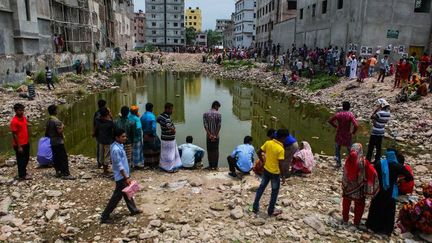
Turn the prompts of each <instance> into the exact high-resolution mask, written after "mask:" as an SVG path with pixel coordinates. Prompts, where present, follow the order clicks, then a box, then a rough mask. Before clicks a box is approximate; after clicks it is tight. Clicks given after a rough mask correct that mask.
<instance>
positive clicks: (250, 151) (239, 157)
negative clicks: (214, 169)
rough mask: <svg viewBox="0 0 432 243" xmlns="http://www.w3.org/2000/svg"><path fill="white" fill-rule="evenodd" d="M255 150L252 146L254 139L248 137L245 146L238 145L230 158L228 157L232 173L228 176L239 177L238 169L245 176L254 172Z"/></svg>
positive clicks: (244, 141) (244, 142)
mask: <svg viewBox="0 0 432 243" xmlns="http://www.w3.org/2000/svg"><path fill="white" fill-rule="evenodd" d="M254 154H255V148H254V147H253V146H252V137H251V136H246V137H245V138H244V139H243V144H240V145H238V146H237V147H236V148H235V149H234V151H233V152H232V153H231V155H230V156H228V157H227V160H228V165H229V170H230V173H229V174H228V175H230V176H232V177H237V173H236V169H237V170H239V171H240V172H242V173H244V174H248V173H249V172H250V171H251V170H252V165H253V160H254Z"/></svg>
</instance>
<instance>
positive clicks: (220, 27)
mask: <svg viewBox="0 0 432 243" xmlns="http://www.w3.org/2000/svg"><path fill="white" fill-rule="evenodd" d="M231 23H233V22H232V20H231V19H216V28H215V31H216V32H219V33H221V34H222V33H223V31H224V30H225V28H226V26H227V25H229V24H231Z"/></svg>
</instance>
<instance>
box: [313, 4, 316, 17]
mask: <svg viewBox="0 0 432 243" xmlns="http://www.w3.org/2000/svg"><path fill="white" fill-rule="evenodd" d="M315 10H316V4H315V3H314V4H312V17H315Z"/></svg>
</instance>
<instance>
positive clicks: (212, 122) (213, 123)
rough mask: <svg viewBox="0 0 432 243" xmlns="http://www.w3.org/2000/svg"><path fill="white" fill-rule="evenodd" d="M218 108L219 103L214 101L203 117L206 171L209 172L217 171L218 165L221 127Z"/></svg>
mask: <svg viewBox="0 0 432 243" xmlns="http://www.w3.org/2000/svg"><path fill="white" fill-rule="evenodd" d="M220 107H221V104H220V103H219V101H214V102H213V104H212V106H211V109H210V110H209V111H207V112H206V113H204V115H203V121H204V129H205V131H206V134H207V154H208V155H207V156H208V162H209V167H208V169H211V170H217V168H218V163H219V132H220V129H221V125H222V115H221V114H220V113H219V108H220Z"/></svg>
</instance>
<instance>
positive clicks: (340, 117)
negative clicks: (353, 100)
mask: <svg viewBox="0 0 432 243" xmlns="http://www.w3.org/2000/svg"><path fill="white" fill-rule="evenodd" d="M350 108H351V104H350V103H349V102H348V101H344V102H343V103H342V111H340V112H338V113H336V114H335V115H334V116H333V117H332V118H330V120H329V121H328V122H329V123H330V125H332V126H333V127H334V128H336V146H335V160H336V167H338V168H340V167H341V166H342V163H341V152H340V150H341V147H342V146H345V147H347V149H348V154H349V151H350V148H351V144H352V136H353V135H354V134H355V133H356V131H357V129H358V123H357V120H356V118H355V117H354V114H353V113H352V112H350V111H349V110H350ZM351 127H354V128H353V129H352V128H351Z"/></svg>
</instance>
